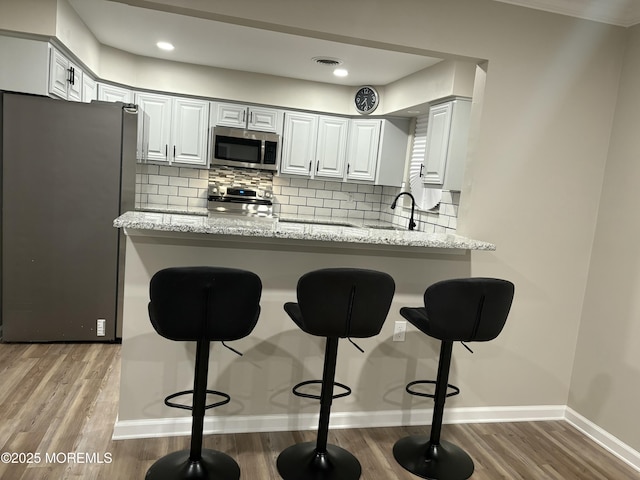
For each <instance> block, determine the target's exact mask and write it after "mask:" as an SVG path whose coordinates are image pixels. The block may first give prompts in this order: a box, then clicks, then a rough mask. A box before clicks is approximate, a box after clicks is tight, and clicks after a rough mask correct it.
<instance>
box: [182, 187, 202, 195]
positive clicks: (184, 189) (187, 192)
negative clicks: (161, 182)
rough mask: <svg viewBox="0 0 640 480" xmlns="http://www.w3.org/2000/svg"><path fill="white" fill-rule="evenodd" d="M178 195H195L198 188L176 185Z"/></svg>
mask: <svg viewBox="0 0 640 480" xmlns="http://www.w3.org/2000/svg"><path fill="white" fill-rule="evenodd" d="M178 195H180V196H181V197H197V196H198V189H196V188H187V187H178Z"/></svg>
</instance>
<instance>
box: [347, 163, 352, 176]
mask: <svg viewBox="0 0 640 480" xmlns="http://www.w3.org/2000/svg"><path fill="white" fill-rule="evenodd" d="M350 168H351V164H350V163H347V174H348V173H349V169H350Z"/></svg>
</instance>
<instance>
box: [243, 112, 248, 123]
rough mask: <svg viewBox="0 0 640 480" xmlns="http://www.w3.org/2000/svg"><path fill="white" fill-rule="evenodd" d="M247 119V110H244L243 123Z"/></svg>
mask: <svg viewBox="0 0 640 480" xmlns="http://www.w3.org/2000/svg"><path fill="white" fill-rule="evenodd" d="M246 119H247V111H246V110H245V111H244V112H242V123H244V121H245V120H246Z"/></svg>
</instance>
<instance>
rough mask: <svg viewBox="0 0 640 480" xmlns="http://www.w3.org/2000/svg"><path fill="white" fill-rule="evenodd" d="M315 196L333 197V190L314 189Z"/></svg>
mask: <svg viewBox="0 0 640 480" xmlns="http://www.w3.org/2000/svg"><path fill="white" fill-rule="evenodd" d="M316 198H333V192H331V191H328V190H318V191H316Z"/></svg>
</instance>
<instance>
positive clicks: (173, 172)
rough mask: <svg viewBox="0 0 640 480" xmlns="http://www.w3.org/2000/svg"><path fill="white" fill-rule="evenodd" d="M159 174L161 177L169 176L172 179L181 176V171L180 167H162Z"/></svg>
mask: <svg viewBox="0 0 640 480" xmlns="http://www.w3.org/2000/svg"><path fill="white" fill-rule="evenodd" d="M159 173H160V175H168V176H171V177H177V176H178V175H180V169H179V168H178V167H165V166H161V167H160V171H159Z"/></svg>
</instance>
